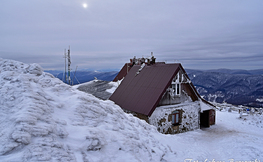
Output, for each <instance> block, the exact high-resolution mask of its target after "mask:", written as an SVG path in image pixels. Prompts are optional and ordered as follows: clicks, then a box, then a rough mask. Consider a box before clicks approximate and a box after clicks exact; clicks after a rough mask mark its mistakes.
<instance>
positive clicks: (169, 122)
mask: <svg viewBox="0 0 263 162" xmlns="http://www.w3.org/2000/svg"><path fill="white" fill-rule="evenodd" d="M123 78H124V79H123ZM121 79H123V80H122V82H121V84H120V85H119V87H118V88H117V89H116V90H115V92H114V93H113V94H112V95H111V97H110V98H109V99H110V100H112V101H114V102H115V103H116V104H117V105H119V106H120V107H121V108H122V109H124V110H125V111H126V112H129V113H132V114H133V115H135V116H137V117H138V118H140V119H144V120H145V121H147V122H148V123H149V124H152V125H155V126H156V127H157V129H158V131H160V132H162V133H169V134H174V133H180V132H185V131H189V130H194V129H198V128H200V127H209V126H210V125H213V124H215V106H214V105H212V104H211V103H209V102H207V101H206V100H204V99H203V98H201V96H200V95H199V94H198V92H197V90H196V89H195V87H194V85H193V84H192V82H191V80H190V79H189V77H188V75H187V74H186V72H185V70H184V68H183V67H182V65H181V64H180V63H172V64H166V63H164V62H155V58H154V61H151V60H148V61H147V62H145V61H144V60H143V61H141V59H136V60H135V61H134V59H131V63H127V64H125V65H124V67H123V68H122V70H121V71H120V73H119V74H118V75H117V77H116V78H115V81H117V80H121Z"/></svg>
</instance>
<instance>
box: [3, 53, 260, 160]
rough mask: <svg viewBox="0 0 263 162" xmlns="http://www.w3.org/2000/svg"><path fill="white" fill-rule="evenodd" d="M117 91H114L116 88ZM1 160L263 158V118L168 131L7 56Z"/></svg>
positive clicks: (223, 118)
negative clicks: (181, 130) (179, 131)
mask: <svg viewBox="0 0 263 162" xmlns="http://www.w3.org/2000/svg"><path fill="white" fill-rule="evenodd" d="M111 91H112V90H111ZM0 95H1V96H0V143H1V145H0V161H1V162H2V161H63V162H64V161H91V162H92V161H105V162H109V161H114V162H115V161H120V162H123V161H125V162H126V161H142V162H145V161H146V162H147V161H168V162H170V161H178V162H179V161H192V162H193V161H199V162H200V161H213V160H214V161H231V160H232V159H233V161H255V160H261V161H263V147H262V146H263V131H262V130H263V123H262V118H263V117H262V115H260V114H258V113H256V114H254V115H248V116H245V117H244V118H239V114H238V112H237V111H231V112H228V111H227V110H226V109H223V110H222V111H217V116H216V125H214V126H211V127H210V128H206V129H201V130H195V131H189V132H186V133H181V134H176V135H164V134H160V133H158V132H157V130H156V128H155V127H154V126H151V125H149V124H147V123H146V122H145V121H143V120H139V119H137V118H135V117H133V116H132V115H130V114H126V113H124V112H123V111H122V109H121V108H120V107H119V106H117V105H115V104H114V103H113V102H111V101H108V100H107V101H102V100H99V99H97V98H96V97H94V96H92V95H89V94H87V93H84V92H81V91H79V90H77V89H76V88H74V87H71V86H69V85H66V84H64V83H63V82H61V81H60V80H59V79H57V78H55V77H53V76H52V75H50V74H48V73H45V72H43V70H42V68H41V67H40V66H39V65H37V64H30V65H28V64H24V63H21V62H17V61H12V60H5V59H1V58H0Z"/></svg>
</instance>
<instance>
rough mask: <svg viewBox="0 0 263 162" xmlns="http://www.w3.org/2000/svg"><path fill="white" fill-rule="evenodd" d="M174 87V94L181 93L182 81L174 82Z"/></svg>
mask: <svg viewBox="0 0 263 162" xmlns="http://www.w3.org/2000/svg"><path fill="white" fill-rule="evenodd" d="M172 89H173V94H174V96H176V95H180V92H181V84H180V83H172Z"/></svg>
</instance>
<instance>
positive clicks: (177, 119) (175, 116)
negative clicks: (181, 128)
mask: <svg viewBox="0 0 263 162" xmlns="http://www.w3.org/2000/svg"><path fill="white" fill-rule="evenodd" d="M180 123H181V113H180V111H179V110H176V111H173V112H172V124H173V125H179V124H180Z"/></svg>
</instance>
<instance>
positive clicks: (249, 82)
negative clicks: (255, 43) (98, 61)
mask: <svg viewBox="0 0 263 162" xmlns="http://www.w3.org/2000/svg"><path fill="white" fill-rule="evenodd" d="M46 72H49V73H51V74H53V75H54V76H55V77H57V78H59V79H61V80H63V79H62V78H63V72H62V71H54V70H51V71H50V70H49V71H46ZM186 72H187V74H188V76H189V77H190V79H191V81H192V82H193V84H194V85H195V87H196V89H197V91H198V92H199V94H200V95H201V96H202V97H203V98H205V99H206V100H208V101H212V102H218V103H222V102H227V103H230V104H234V105H245V106H254V107H263V69H259V70H231V69H216V70H193V69H186ZM117 74H118V72H117V71H111V72H98V71H85V70H84V71H77V72H76V74H75V77H74V73H71V77H72V78H74V80H73V82H74V84H79V83H85V82H88V81H91V80H93V79H94V77H96V78H97V79H99V80H105V81H112V80H113V79H114V78H115V76H116V75H117ZM76 78H77V79H76Z"/></svg>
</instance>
